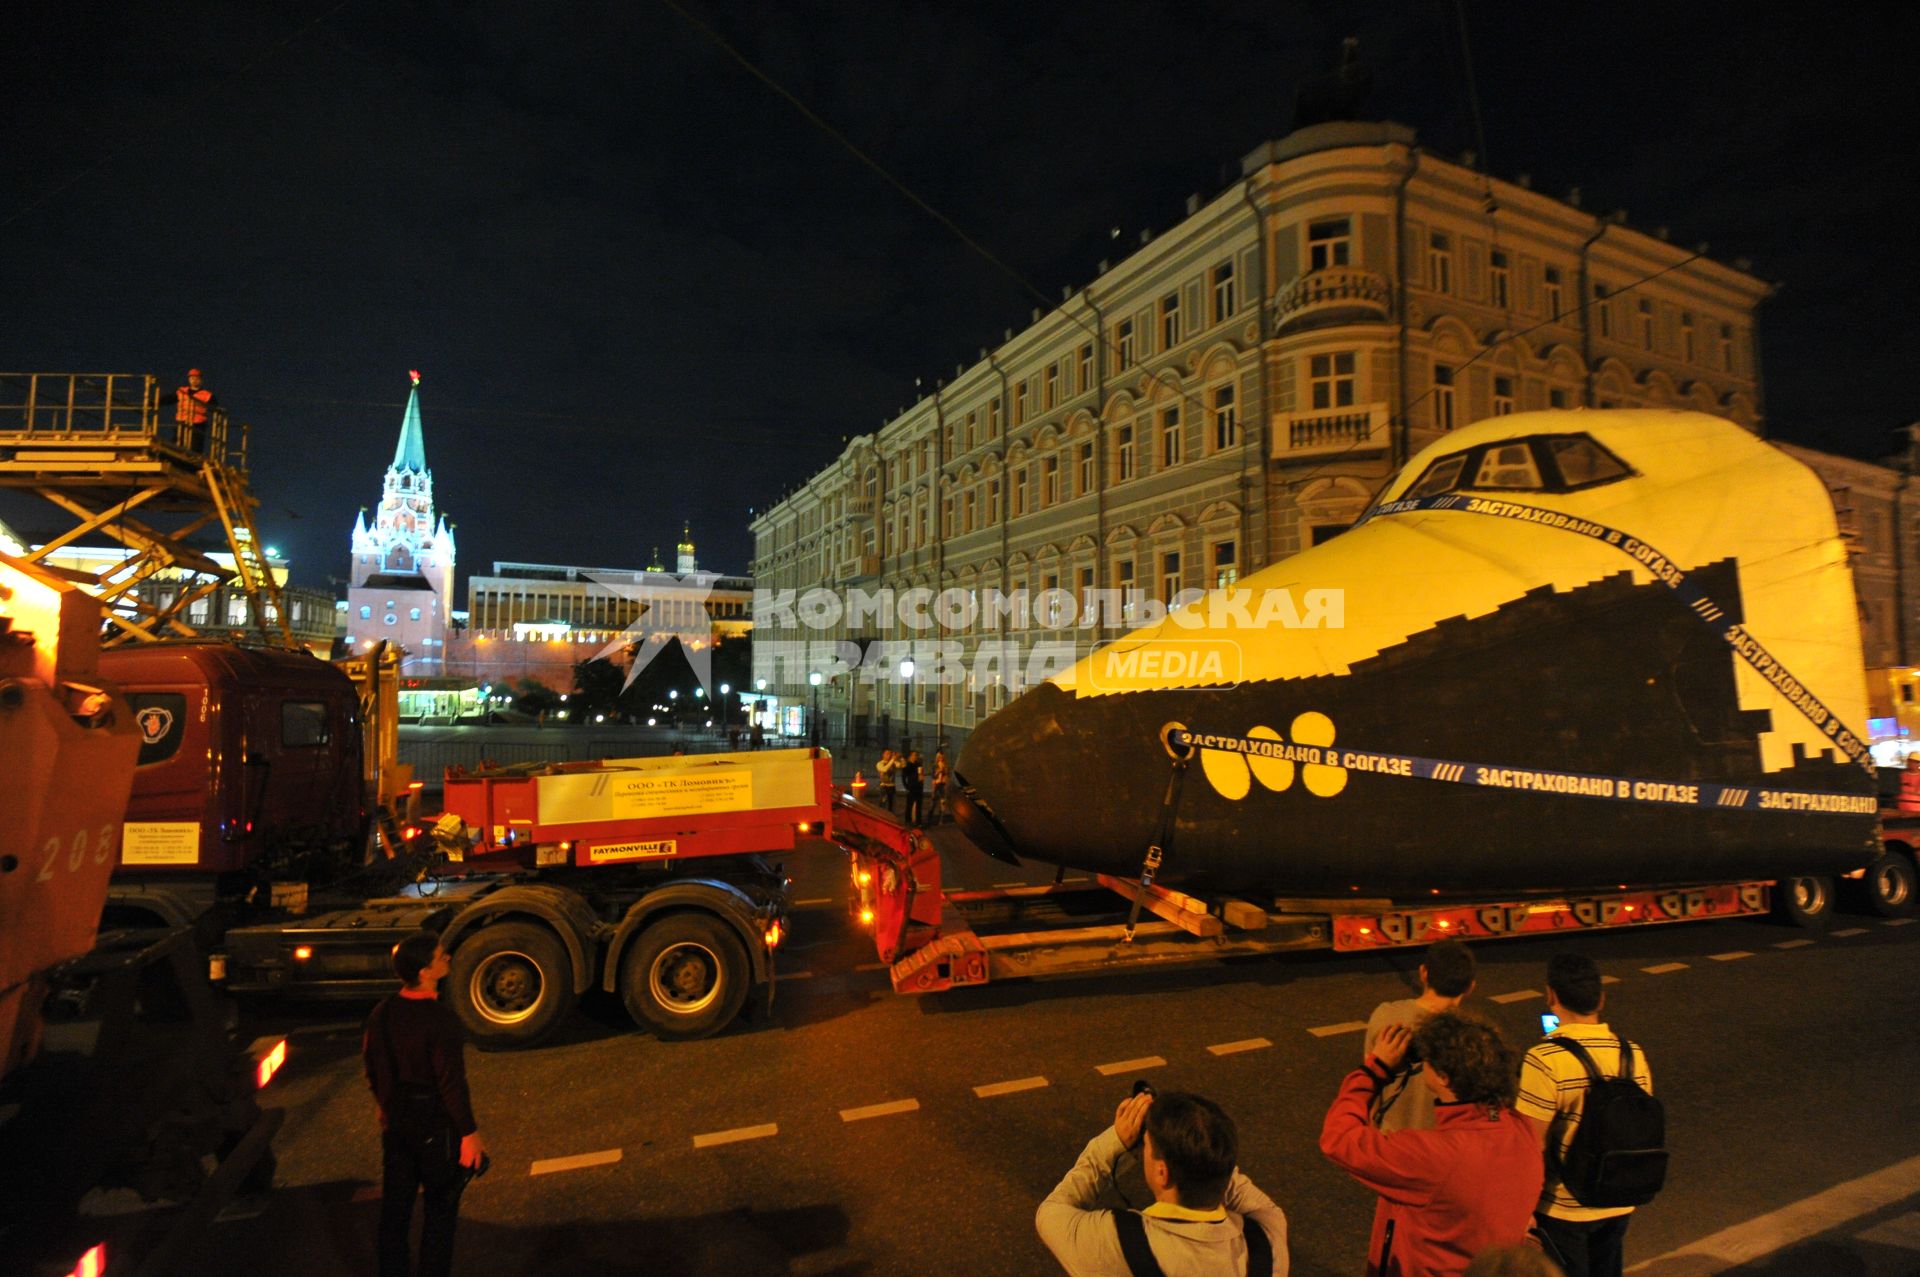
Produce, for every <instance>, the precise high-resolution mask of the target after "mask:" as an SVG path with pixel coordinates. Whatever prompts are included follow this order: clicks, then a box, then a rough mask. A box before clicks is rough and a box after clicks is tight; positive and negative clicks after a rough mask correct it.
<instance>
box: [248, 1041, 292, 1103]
mask: <svg viewBox="0 0 1920 1277" xmlns="http://www.w3.org/2000/svg"><path fill="white" fill-rule="evenodd" d="M286 1062H287V1040H286V1039H285V1038H281V1039H280V1040H279V1041H277V1042H275V1043H274V1044H273V1045H272V1046H270V1047H268V1048H267V1049H266V1050H264V1051H262V1052H261V1053H260V1054H259V1055H258V1056H257V1057H255V1059H254V1064H253V1085H254V1089H255V1090H258V1089H260V1088H261V1087H263V1086H265V1085H266V1084H267V1083H269V1082H271V1081H273V1075H274V1074H276V1073H278V1072H279V1071H280V1066H281V1065H282V1064H285V1063H286Z"/></svg>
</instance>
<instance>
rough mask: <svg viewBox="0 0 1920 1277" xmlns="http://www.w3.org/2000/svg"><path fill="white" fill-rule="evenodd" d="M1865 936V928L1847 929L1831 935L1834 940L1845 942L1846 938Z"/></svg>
mask: <svg viewBox="0 0 1920 1277" xmlns="http://www.w3.org/2000/svg"><path fill="white" fill-rule="evenodd" d="M1866 934H1867V929H1866V928H1865V927H1848V928H1847V929H1846V930H1845V931H1835V932H1833V933H1832V935H1833V938H1834V939H1835V940H1845V939H1846V938H1847V937H1848V936H1864V935H1866Z"/></svg>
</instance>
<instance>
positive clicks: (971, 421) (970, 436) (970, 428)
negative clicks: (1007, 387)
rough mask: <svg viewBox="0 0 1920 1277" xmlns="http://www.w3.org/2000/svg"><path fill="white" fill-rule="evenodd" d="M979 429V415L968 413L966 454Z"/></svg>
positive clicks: (971, 449)
mask: <svg viewBox="0 0 1920 1277" xmlns="http://www.w3.org/2000/svg"><path fill="white" fill-rule="evenodd" d="M979 428H980V414H979V413H978V412H970V413H968V414H967V435H966V438H967V451H968V452H972V451H973V445H974V442H975V440H977V439H978V438H979V437H980V435H979ZM868 495H869V496H871V495H872V493H871V492H869V493H868Z"/></svg>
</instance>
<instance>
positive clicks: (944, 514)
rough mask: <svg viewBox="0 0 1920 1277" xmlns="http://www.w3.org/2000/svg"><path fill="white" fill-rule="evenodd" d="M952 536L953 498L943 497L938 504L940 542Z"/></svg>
mask: <svg viewBox="0 0 1920 1277" xmlns="http://www.w3.org/2000/svg"><path fill="white" fill-rule="evenodd" d="M952 535H953V498H952V497H944V498H942V499H941V502H940V537H941V539H942V540H945V539H946V538H948V537H950V536H952Z"/></svg>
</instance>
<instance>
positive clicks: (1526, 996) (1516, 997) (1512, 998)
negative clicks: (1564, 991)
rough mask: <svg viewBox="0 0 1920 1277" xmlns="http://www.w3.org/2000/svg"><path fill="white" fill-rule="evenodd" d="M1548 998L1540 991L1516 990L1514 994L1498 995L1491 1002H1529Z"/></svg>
mask: <svg viewBox="0 0 1920 1277" xmlns="http://www.w3.org/2000/svg"><path fill="white" fill-rule="evenodd" d="M1546 996H1547V995H1546V994H1544V993H1542V992H1540V990H1538V989H1515V990H1514V991H1513V992H1512V993H1496V994H1494V995H1493V997H1492V998H1491V999H1489V1001H1493V1002H1528V1001H1531V1000H1532V999H1534V998H1544V997H1546Z"/></svg>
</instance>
